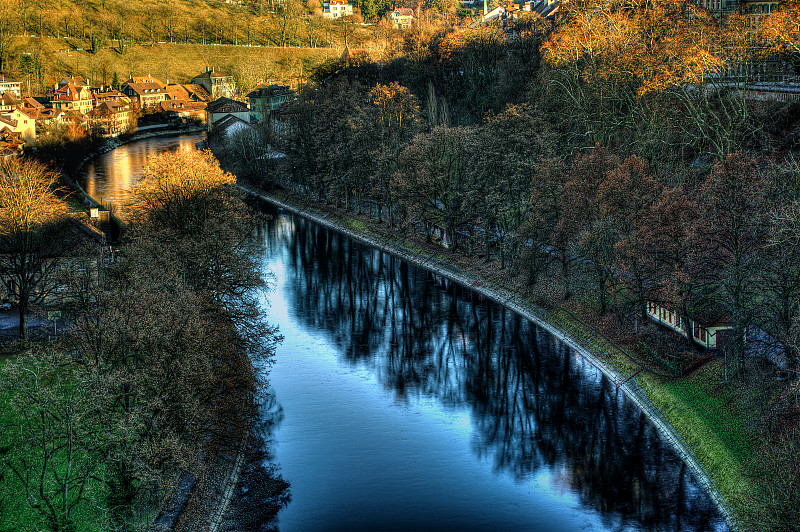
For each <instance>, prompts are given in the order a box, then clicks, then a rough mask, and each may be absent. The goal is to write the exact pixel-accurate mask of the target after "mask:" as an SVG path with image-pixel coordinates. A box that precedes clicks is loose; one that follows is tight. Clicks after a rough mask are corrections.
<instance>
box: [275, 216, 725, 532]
mask: <svg viewBox="0 0 800 532" xmlns="http://www.w3.org/2000/svg"><path fill="white" fill-rule="evenodd" d="M273 215H274V219H273V221H272V222H271V223H270V224H269V227H268V231H267V234H266V237H265V238H266V241H267V249H268V251H267V255H266V257H265V262H264V265H265V270H266V271H270V272H272V273H273V274H274V275H275V287H274V291H273V292H271V293H270V294H268V296H267V297H266V299H267V302H268V305H269V321H270V322H272V323H276V324H278V325H279V326H280V328H281V333H282V334H283V335H284V336H285V337H286V339H285V341H284V342H283V344H282V345H281V346H280V347H279V348H278V352H277V361H276V364H275V366H274V367H273V369H272V372H271V374H270V382H271V384H272V387H273V392H274V394H275V397H276V399H277V401H278V402H279V403H280V404H281V405H282V406H283V411H284V412H283V413H284V417H283V422H282V424H280V425H279V426H278V428H277V430H276V431H275V434H274V440H275V442H274V453H275V458H274V460H275V462H276V463H277V464H278V465H279V467H280V471H281V473H282V475H283V478H284V479H286V480H287V481H288V482H290V483H291V496H292V501H291V502H290V503H289V504H288V506H287V507H286V508H285V509H283V510H282V511H281V512H280V514H279V516H278V528H279V530H281V531H282V532H289V531H313V530H365V531H368V530H453V531H458V530H509V531H519V530H535V531H570V530H725V529H726V527H725V525H724V523H723V521H722V519H721V518H720V516H719V514H718V513H717V510H716V508H715V507H714V505H713V504H712V502H711V501H710V499H709V497H708V495H707V494H706V493H705V492H704V491H703V490H702V489H701V488H699V487H698V484H697V482H696V481H695V479H694V478H693V477H692V475H691V473H690V472H689V471H688V470H687V468H686V467H685V465H684V464H683V462H682V461H681V460H680V459H679V458H678V457H677V456H676V454H675V453H674V451H673V450H672V448H671V447H670V446H669V445H668V444H666V443H665V441H664V440H663V439H662V437H661V435H660V434H659V433H658V432H657V431H656V429H655V428H654V427H653V426H652V425H651V424H650V423H649V422H648V421H647V419H646V418H645V416H644V415H643V414H642V413H641V412H640V411H639V410H638V409H637V408H636V406H635V405H634V404H633V403H631V402H630V401H629V400H627V399H626V397H625V396H624V395H623V394H622V393H621V392H620V391H619V390H618V389H617V388H616V386H615V385H614V384H613V383H612V382H610V381H609V380H608V379H607V378H605V377H604V376H603V375H602V374H601V373H600V372H599V371H598V370H596V369H595V368H594V367H593V366H592V365H591V364H589V363H588V362H587V361H586V360H585V359H583V358H582V357H581V356H579V355H577V354H576V353H574V352H573V351H571V350H570V349H568V348H567V347H566V346H565V345H563V344H562V343H560V342H559V341H557V340H555V339H554V338H553V337H552V336H550V335H549V334H548V333H546V332H545V331H544V330H542V329H541V328H539V327H537V326H536V325H535V324H533V323H531V322H529V321H527V320H525V319H522V318H521V317H519V316H518V315H516V314H514V313H512V312H510V311H508V310H506V309H504V308H503V307H501V306H499V305H497V304H494V303H492V302H490V301H487V300H485V299H482V298H481V297H480V296H478V295H476V294H474V293H473V292H471V291H469V290H466V289H463V288H461V287H460V286H458V285H456V284H454V283H452V282H448V281H447V280H445V279H442V278H439V277H436V276H434V275H432V274H429V273H427V272H425V271H423V270H419V269H417V268H414V267H411V266H409V265H407V264H406V263H404V262H402V261H400V260H398V259H395V258H393V257H391V256H389V255H386V254H383V253H381V252H378V251H376V250H373V249H370V248H368V247H366V246H364V245H360V244H358V243H354V242H352V241H350V240H348V239H347V238H344V237H342V236H341V235H339V234H337V233H333V232H330V231H327V230H325V229H323V228H321V227H319V226H316V225H315V224H312V223H310V222H308V221H305V220H303V219H302V218H297V217H294V216H291V215H288V214H284V213H278V212H273Z"/></svg>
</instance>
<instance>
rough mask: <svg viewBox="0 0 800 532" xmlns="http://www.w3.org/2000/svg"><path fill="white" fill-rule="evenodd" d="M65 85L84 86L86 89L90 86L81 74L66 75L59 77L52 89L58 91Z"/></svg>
mask: <svg viewBox="0 0 800 532" xmlns="http://www.w3.org/2000/svg"><path fill="white" fill-rule="evenodd" d="M67 85H74V86H76V87H86V88H87V89H89V88H90V87H89V82H88V81H86V78H84V77H83V76H72V77H70V76H66V77H63V78H61V80H60V81H59V82H58V83H56V85H55V89H54V90H55V91H56V92H58V91H59V90H60V89H62V88H64V87H66V86H67Z"/></svg>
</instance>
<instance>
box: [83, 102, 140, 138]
mask: <svg viewBox="0 0 800 532" xmlns="http://www.w3.org/2000/svg"><path fill="white" fill-rule="evenodd" d="M87 118H88V119H89V120H90V122H91V124H92V127H93V128H95V129H96V130H98V131H99V132H100V133H101V134H103V135H108V136H114V135H119V134H120V133H127V132H128V131H130V129H131V126H132V123H133V111H131V109H130V107H129V106H128V105H126V104H123V103H119V102H116V101H113V100H108V101H104V102H102V103H101V104H100V105H98V106H97V107H95V108H94V109H93V110H92V111H91V112H90V113H89V114H88V115H87Z"/></svg>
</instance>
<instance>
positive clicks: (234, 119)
mask: <svg viewBox="0 0 800 532" xmlns="http://www.w3.org/2000/svg"><path fill="white" fill-rule="evenodd" d="M247 129H253V126H252V125H250V123H249V122H246V121H244V120H242V119H241V118H239V117H238V116H233V115H227V116H226V117H225V118H223V119H222V120H220V121H219V122H217V123H216V124H215V125H214V130H215V131H217V132H218V133H220V134H222V135H224V136H226V137H230V136H231V135H234V134H236V133H238V132H240V131H245V130H247Z"/></svg>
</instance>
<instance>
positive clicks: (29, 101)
mask: <svg viewBox="0 0 800 532" xmlns="http://www.w3.org/2000/svg"><path fill="white" fill-rule="evenodd" d="M20 107H21V108H22V109H36V110H38V111H43V110H44V109H45V108H46V107H47V106H46V105H45V104H43V103H42V102H40V101H39V100H37V99H36V98H31V97H30V96H29V97H27V98H24V99H22V100H20Z"/></svg>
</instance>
